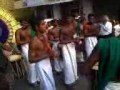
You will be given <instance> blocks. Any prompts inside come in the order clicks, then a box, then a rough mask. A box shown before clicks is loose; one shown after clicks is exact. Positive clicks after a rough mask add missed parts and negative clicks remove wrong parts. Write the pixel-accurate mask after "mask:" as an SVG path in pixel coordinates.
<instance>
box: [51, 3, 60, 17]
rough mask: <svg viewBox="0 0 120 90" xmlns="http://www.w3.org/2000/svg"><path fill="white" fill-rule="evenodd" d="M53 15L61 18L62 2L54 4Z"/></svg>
mask: <svg viewBox="0 0 120 90" xmlns="http://www.w3.org/2000/svg"><path fill="white" fill-rule="evenodd" d="M53 15H54V18H55V19H61V8H60V4H56V5H53Z"/></svg>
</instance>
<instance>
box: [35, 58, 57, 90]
mask: <svg viewBox="0 0 120 90" xmlns="http://www.w3.org/2000/svg"><path fill="white" fill-rule="evenodd" d="M36 71H37V74H38V77H39V79H40V88H41V89H40V90H56V87H55V81H54V78H53V73H52V67H51V63H50V59H43V60H42V61H39V62H38V63H36Z"/></svg>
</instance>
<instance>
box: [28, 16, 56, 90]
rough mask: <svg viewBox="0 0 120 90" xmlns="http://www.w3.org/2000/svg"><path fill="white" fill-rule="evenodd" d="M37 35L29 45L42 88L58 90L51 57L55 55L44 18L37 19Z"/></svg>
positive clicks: (32, 61)
mask: <svg viewBox="0 0 120 90" xmlns="http://www.w3.org/2000/svg"><path fill="white" fill-rule="evenodd" d="M35 26H36V36H35V37H34V38H33V39H32V40H31V42H30V47H29V61H30V62H31V63H36V70H37V74H38V77H39V79H40V88H41V89H40V90H56V87H55V82H54V78H53V73H52V67H51V64H50V59H49V57H52V56H54V55H53V52H52V49H51V47H50V45H49V43H48V38H47V36H46V33H45V32H46V30H47V25H46V23H45V22H44V19H42V18H37V19H36V25H35Z"/></svg>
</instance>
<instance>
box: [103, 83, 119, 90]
mask: <svg viewBox="0 0 120 90" xmlns="http://www.w3.org/2000/svg"><path fill="white" fill-rule="evenodd" d="M104 90H120V83H112V82H110V83H108V84H107V86H106V87H105V89H104Z"/></svg>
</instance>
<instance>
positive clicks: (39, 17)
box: [34, 16, 44, 26]
mask: <svg viewBox="0 0 120 90" xmlns="http://www.w3.org/2000/svg"><path fill="white" fill-rule="evenodd" d="M43 20H44V17H42V16H37V17H35V21H34V22H35V23H34V25H35V26H38V25H39V24H40V23H41V21H43Z"/></svg>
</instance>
